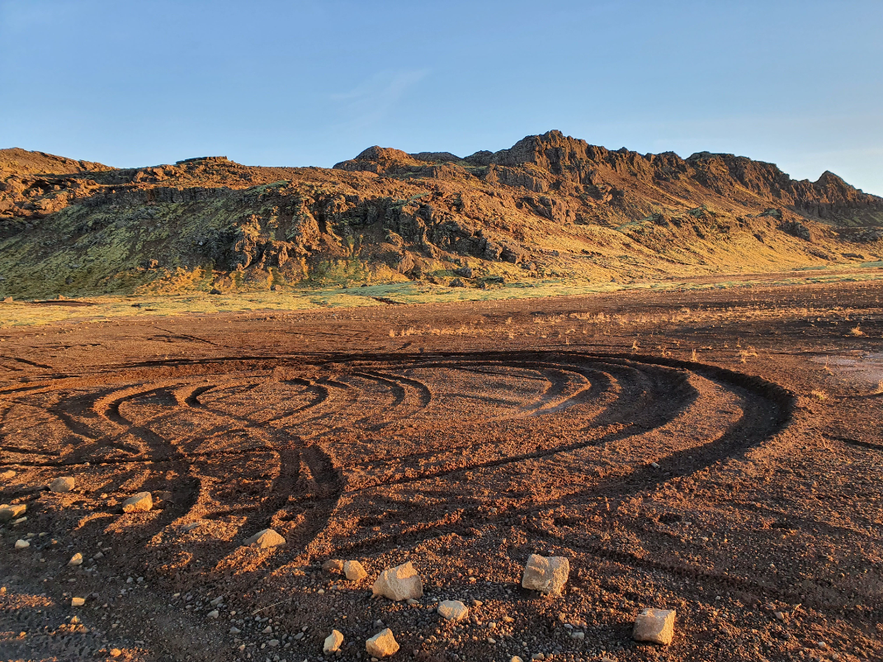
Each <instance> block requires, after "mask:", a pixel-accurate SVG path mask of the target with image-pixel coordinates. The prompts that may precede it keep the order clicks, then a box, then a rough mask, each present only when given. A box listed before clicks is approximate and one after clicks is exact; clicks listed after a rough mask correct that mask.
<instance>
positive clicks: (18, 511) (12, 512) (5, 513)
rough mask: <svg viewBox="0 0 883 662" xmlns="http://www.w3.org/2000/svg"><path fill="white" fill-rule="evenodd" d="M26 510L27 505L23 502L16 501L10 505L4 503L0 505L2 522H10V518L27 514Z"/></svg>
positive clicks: (0, 520)
mask: <svg viewBox="0 0 883 662" xmlns="http://www.w3.org/2000/svg"><path fill="white" fill-rule="evenodd" d="M26 510H27V506H25V505H24V504H23V503H16V504H12V505H9V506H7V505H6V504H3V505H2V506H0V522H8V521H10V520H14V519H18V518H19V517H21V516H22V515H24V514H25V511H26Z"/></svg>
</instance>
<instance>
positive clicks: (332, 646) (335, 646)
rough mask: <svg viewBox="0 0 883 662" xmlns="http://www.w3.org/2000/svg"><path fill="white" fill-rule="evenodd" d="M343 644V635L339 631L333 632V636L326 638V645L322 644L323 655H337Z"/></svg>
mask: <svg viewBox="0 0 883 662" xmlns="http://www.w3.org/2000/svg"><path fill="white" fill-rule="evenodd" d="M341 644H343V635H342V634H341V633H340V632H338V631H337V630H332V631H331V634H329V635H328V636H327V637H325V643H323V644H322V652H323V653H336V652H337V651H339V650H340V646H341Z"/></svg>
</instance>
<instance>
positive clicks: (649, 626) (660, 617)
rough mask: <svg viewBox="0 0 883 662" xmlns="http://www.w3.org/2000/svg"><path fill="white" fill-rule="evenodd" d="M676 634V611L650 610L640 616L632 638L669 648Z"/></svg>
mask: <svg viewBox="0 0 883 662" xmlns="http://www.w3.org/2000/svg"><path fill="white" fill-rule="evenodd" d="M674 632H675V611H674V609H652V608H648V609H645V610H644V611H642V612H641V613H640V614H638V617H637V618H636V619H635V629H634V632H633V633H632V638H633V639H634V640H635V641H647V642H650V643H653V644H662V645H664V646H667V645H668V644H670V643H671V639H672V637H673V636H674Z"/></svg>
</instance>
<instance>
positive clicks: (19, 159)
mask: <svg viewBox="0 0 883 662" xmlns="http://www.w3.org/2000/svg"><path fill="white" fill-rule="evenodd" d="M881 228H883V199H881V198H879V197H876V196H873V195H869V194H865V193H863V192H861V191H859V190H857V189H855V188H853V187H851V186H849V185H848V184H847V183H845V182H844V181H843V180H842V179H840V178H839V177H837V176H836V175H834V174H832V173H830V172H826V173H824V174H823V175H822V176H821V177H820V178H819V179H818V181H816V182H809V181H795V180H792V179H791V178H790V177H788V176H787V175H786V174H784V173H783V172H781V171H780V170H779V169H778V168H777V167H776V166H775V165H772V164H769V163H762V162H758V161H752V160H750V159H748V158H744V157H737V156H733V155H729V154H710V153H706V152H702V153H698V154H694V155H692V156H690V157H689V158H687V159H683V158H681V157H679V156H677V155H676V154H673V153H664V154H646V155H644V154H638V153H636V152H630V151H628V150H626V149H621V150H617V151H610V150H607V149H605V148H603V147H598V146H594V145H589V144H587V143H586V142H584V141H582V140H577V139H574V138H570V137H567V136H564V135H563V134H561V133H560V132H558V131H550V132H548V133H546V134H543V135H540V136H529V137H527V138H524V139H523V140H521V141H519V142H518V143H517V144H515V145H514V146H513V147H512V148H510V149H505V150H501V151H499V152H495V153H492V152H486V151H482V152H477V153H475V154H473V155H471V156H467V157H465V158H459V157H457V156H455V155H453V154H449V153H418V154H407V153H405V152H402V151H399V150H395V149H386V148H380V147H372V148H369V149H367V150H365V151H364V152H362V153H361V154H359V155H358V156H357V157H356V158H354V159H352V160H349V161H344V162H342V163H339V164H337V165H336V166H335V167H334V168H333V169H321V168H264V167H249V166H243V165H240V164H237V163H234V162H232V161H229V160H227V159H226V158H224V157H206V158H197V159H188V160H185V161H180V162H178V163H176V164H174V165H161V166H156V167H146V168H136V169H123V170H120V169H113V168H109V167H106V166H103V165H100V164H95V163H88V162H84V161H74V160H71V159H65V158H61V157H55V156H51V155H47V154H42V153H34V152H26V151H24V150H20V149H7V150H2V151H0V279H2V280H0V295H2V296H13V297H16V298H22V297H24V298H28V297H54V296H56V295H65V296H77V295H84V294H96V293H112V292H116V293H133V292H135V293H143V292H180V291H186V290H201V291H215V292H230V291H240V290H249V289H268V288H270V289H272V288H285V287H290V286H295V285H310V284H329V283H330V284H338V283H339V284H353V283H364V282H383V281H395V280H406V279H412V280H421V279H422V280H427V281H431V282H434V283H439V284H442V285H453V286H463V287H492V286H493V285H494V283H496V282H499V281H500V279H501V278H502V279H506V280H508V281H510V282H519V281H531V280H536V279H548V278H568V279H583V280H584V279H589V280H595V281H597V280H603V281H609V280H613V279H618V280H620V281H636V280H642V279H651V280H652V279H663V278H669V277H680V276H686V275H701V274H720V273H746V272H769V271H773V270H781V269H783V268H805V267H812V266H825V265H836V264H840V263H844V262H846V263H850V262H851V263H860V262H862V261H875V260H879V259H880V257H881V253H883V243H881V236H883V229H881Z"/></svg>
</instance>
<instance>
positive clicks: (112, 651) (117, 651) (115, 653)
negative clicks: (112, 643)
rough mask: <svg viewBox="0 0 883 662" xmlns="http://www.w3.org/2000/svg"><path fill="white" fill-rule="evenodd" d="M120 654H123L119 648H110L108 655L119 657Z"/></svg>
mask: <svg viewBox="0 0 883 662" xmlns="http://www.w3.org/2000/svg"><path fill="white" fill-rule="evenodd" d="M122 654H123V651H121V650H120V649H119V648H111V649H110V656H111V657H119V656H120V655H122Z"/></svg>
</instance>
